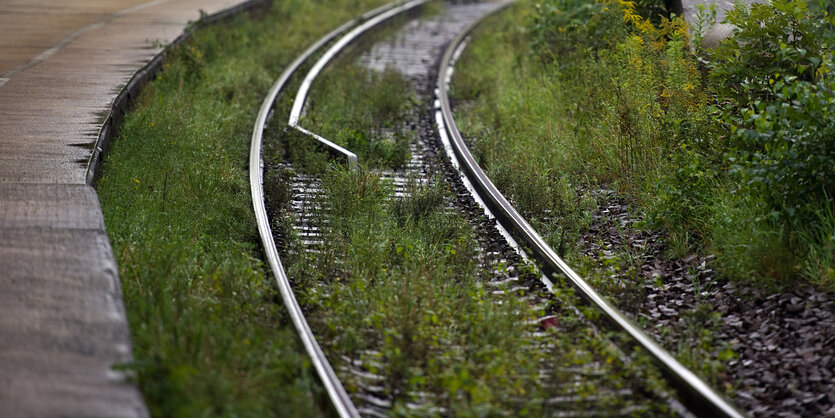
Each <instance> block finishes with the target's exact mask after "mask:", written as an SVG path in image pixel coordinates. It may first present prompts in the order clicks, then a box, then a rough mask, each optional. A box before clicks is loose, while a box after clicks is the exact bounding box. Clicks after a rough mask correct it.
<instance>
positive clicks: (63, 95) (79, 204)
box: [0, 0, 243, 417]
mask: <svg viewBox="0 0 835 418" xmlns="http://www.w3.org/2000/svg"><path fill="white" fill-rule="evenodd" d="M242 1H243V0H155V1H147V0H106V1H105V0H74V1H66V0H0V51H1V52H0V415H2V416H9V417H18V416H20V417H22V416H38V417H44V416H45V417H50V416H63V417H142V416H147V415H148V412H147V409H146V407H145V406H144V403H143V401H142V397H141V394H140V393H139V391H138V390H137V389H136V387H135V386H134V385H133V384H130V383H128V382H127V381H126V377H125V375H124V374H123V373H122V372H118V371H115V370H113V369H112V366H113V365H114V364H118V363H123V362H127V361H130V359H131V346H130V334H129V332H128V326H127V321H126V318H125V311H124V306H123V302H122V294H121V288H120V283H119V278H118V269H117V267H116V264H115V261H114V259H113V254H112V250H111V248H110V242H109V240H108V238H107V235H106V234H105V229H104V222H103V218H102V214H101V209H100V207H99V202H98V197H97V195H96V192H95V190H93V189H92V188H91V187H89V186H87V185H86V184H85V183H86V171H87V163H88V160H89V159H90V156H91V154H92V149H93V144H94V143H95V141H96V139H97V138H98V134H99V130H100V129H101V127H102V121H103V120H104V116H105V115H107V113H108V111H109V110H110V107H111V104H112V103H113V101H114V99H115V97H116V95H117V94H118V93H119V91H120V90H121V89H122V87H123V86H124V85H125V84H126V82H127V81H128V80H129V79H130V78H131V76H132V75H133V74H134V73H135V72H137V71H138V70H140V69H141V68H142V67H143V66H144V65H145V63H147V62H148V61H149V60H150V59H151V58H152V57H153V56H154V55H155V54H157V53H158V52H159V48H158V47H155V46H154V45H155V41H159V42H160V43H163V44H165V43H168V42H171V41H172V40H173V39H175V38H176V37H177V36H179V35H180V34H181V33H182V31H183V28H184V27H185V25H186V24H187V23H188V22H189V21H194V20H197V19H198V18H199V17H200V10H201V9H202V10H204V11H205V12H206V13H209V14H212V13H215V12H218V11H221V10H224V9H227V8H229V7H232V6H234V5H236V4H237V3H241V2H242Z"/></svg>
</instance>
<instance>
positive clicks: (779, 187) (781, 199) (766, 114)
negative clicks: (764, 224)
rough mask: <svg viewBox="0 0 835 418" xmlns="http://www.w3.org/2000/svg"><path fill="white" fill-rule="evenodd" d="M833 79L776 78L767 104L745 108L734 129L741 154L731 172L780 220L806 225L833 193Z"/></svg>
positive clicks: (834, 187) (834, 111)
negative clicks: (809, 215) (820, 203)
mask: <svg viewBox="0 0 835 418" xmlns="http://www.w3.org/2000/svg"><path fill="white" fill-rule="evenodd" d="M833 87H835V80H832V81H829V82H827V81H819V82H817V83H810V82H807V81H802V80H800V79H797V78H795V77H792V76H789V77H785V78H784V77H778V78H776V81H774V82H773V83H772V85H771V86H770V89H769V91H770V92H771V93H770V94H771V95H773V96H774V100H773V101H771V102H764V101H757V102H755V103H754V104H753V105H752V106H751V107H749V108H748V109H746V110H745V112H744V114H743V116H744V118H743V123H744V126H750V128H742V129H739V130H737V132H736V136H737V138H738V139H739V141H740V142H741V148H742V149H741V150H739V151H738V153H737V154H736V156H735V157H734V158H735V165H734V169H735V170H736V171H737V172H739V173H740V174H741V175H742V177H743V179H745V180H747V182H748V184H749V185H751V186H752V187H753V188H754V189H755V190H757V191H759V192H760V193H761V194H762V195H763V196H764V197H765V198H766V200H767V201H768V202H769V203H770V204H771V205H772V207H773V208H774V209H775V210H777V211H778V213H780V215H781V216H786V217H788V219H787V220H789V221H805V220H806V219H805V218H806V216H805V215H804V213H807V214H808V213H811V212H813V211H814V207H813V208H811V210H808V209H807V208H809V206H810V205H811V206H814V205H816V204H817V203H818V202H821V201H826V200H827V199H826V196H832V195H833V193H835V141H833V138H835V95H833V92H832V88H833Z"/></svg>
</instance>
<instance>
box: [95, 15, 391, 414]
mask: <svg viewBox="0 0 835 418" xmlns="http://www.w3.org/2000/svg"><path fill="white" fill-rule="evenodd" d="M326 3H327V4H326ZM382 3H383V2H382V1H351V2H322V1H304V2H300V1H276V2H274V4H273V6H272V10H271V11H269V12H267V13H265V14H263V15H262V16H259V17H258V18H257V19H255V20H249V19H247V18H246V17H240V18H237V19H235V21H234V23H232V24H230V25H229V27H213V28H207V29H203V30H200V31H197V32H195V33H193V40H192V41H190V42H189V43H187V44H185V45H183V46H181V47H179V48H176V49H173V50H171V51H170V58H169V60H168V62H167V63H166V65H165V70H164V71H163V72H162V73H161V74H160V75H159V76H158V78H157V80H155V81H154V82H152V83H151V84H150V85H149V86H148V87H147V88H146V89H145V90H144V91H143V93H142V95H141V96H140V98H139V100H138V106H137V109H136V111H135V112H133V113H131V114H129V115H128V116H127V118H126V121H125V123H124V126H123V127H122V134H121V136H120V137H119V138H117V139H116V140H115V141H114V143H113V147H112V150H111V151H110V153H109V154H108V155H107V156H106V157H105V161H104V166H103V171H102V176H101V180H100V181H99V183H98V185H97V189H98V192H99V197H100V200H101V203H102V209H103V211H104V215H105V221H106V224H107V229H108V233H109V236H110V240H111V242H112V244H113V248H114V253H115V256H116V260H117V263H118V265H119V275H120V277H121V279H122V287H123V291H124V294H125V304H126V309H127V315H128V320H129V322H130V325H131V327H130V328H131V333H132V343H133V352H134V353H133V354H134V358H135V361H134V362H133V363H132V364H130V365H127V367H128V368H130V369H133V370H135V371H136V373H137V376H138V381H139V386H140V388H141V390H142V392H143V394H144V397H145V399H146V401H147V403H148V406H149V408H150V409H151V413H152V414H153V415H154V416H259V417H260V416H310V415H321V414H326V413H327V411H328V408H327V407H326V406H325V407H323V406H322V405H325V403H322V402H323V400H322V399H323V397H322V393H321V389H319V386H318V385H317V384H316V383H315V382H314V378H313V375H312V373H311V372H310V365H309V361H308V359H307V357H306V355H305V354H304V352H303V350H301V348H300V346H299V345H298V343H297V342H296V337H295V332H294V330H293V329H292V327H291V326H290V325H289V322H288V320H287V318H286V317H285V315H284V313H283V308H282V307H281V306H280V305H278V304H276V302H275V297H276V294H275V290H274V285H273V282H272V280H271V279H270V278H269V276H268V275H267V274H266V271H265V269H264V267H263V266H262V264H261V262H260V261H259V258H260V255H259V250H258V245H259V244H258V237H257V232H256V231H257V230H256V227H255V223H254V217H253V215H252V209H251V204H250V198H249V192H248V191H249V185H248V181H247V179H248V176H247V166H246V165H247V163H246V161H247V155H248V144H249V135H250V132H251V129H252V121H253V119H254V115H255V111H256V110H257V108H258V104H259V103H260V100H261V99H262V97H263V95H264V94H265V93H266V91H267V89H268V87H269V85H270V83H271V82H272V80H273V78H274V77H275V75H276V74H278V73H279V72H280V70H281V68H282V67H283V65H285V64H286V63H288V62H289V61H290V60H291V59H292V58H293V56H294V55H295V54H296V53H298V52H299V50H300V49H302V48H303V47H304V46H305V45H307V44H309V43H311V42H313V40H315V38H316V37H317V36H320V35H321V34H322V33H323V32H324V31H326V30H327V29H328V28H330V27H335V26H337V25H339V24H341V23H342V22H344V21H346V20H348V19H350V18H353V17H354V15H356V14H357V13H358V10H366V9H370V8H372V7H373V6H376V5H379V4H382ZM325 7H327V10H328V13H322V12H321V10H322V9H323V8H325ZM324 402H326V401H324ZM323 408H324V409H323Z"/></svg>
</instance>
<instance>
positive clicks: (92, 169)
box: [86, 0, 272, 186]
mask: <svg viewBox="0 0 835 418" xmlns="http://www.w3.org/2000/svg"><path fill="white" fill-rule="evenodd" d="M270 4H272V0H247V1H245V2H243V3H241V4H239V5H237V6H234V7H231V8H228V9H226V10H222V11H219V12H217V13H213V14H211V15H207V16H204V17H202V18H201V19H200V20H198V21H197V22H194V23H193V24H191V25H189V26H188V27H186V29H185V30H184V31H183V33H182V34H181V35H180V36H178V37H177V38H176V39H174V41H172V42H171V43H170V44H169V45H168V46H166V47H165V49H163V50H162V51H160V53H158V54H157V55H155V56H154V57H153V58H152V59H151V60H150V61H149V62H148V63H147V64H145V66H143V67H142V68H141V69H139V71H137V72H136V73H135V74H134V75H133V77H131V79H130V80H129V81H128V82H127V84H125V86H124V87H123V88H122V90H121V91H120V92H119V94H118V95H116V98H115V99H114V100H113V104H112V105H111V106H110V111H109V112H108V114H107V116H106V117H105V120H104V122H103V123H102V126H101V128H100V129H99V135H98V138H97V139H96V143H95V146H94V147H93V153H92V154H91V155H90V159H89V161H88V162H87V174H86V183H87V185H88V186H95V183H96V180H98V177H99V175H100V174H101V160H102V157H103V156H104V154H106V153H107V151H108V150H109V149H110V143H111V141H112V140H113V138H114V137H115V136H117V135H118V134H119V130H120V128H121V125H122V122H123V121H124V118H125V114H127V112H129V111H130V109H131V106H132V105H133V103H134V101H135V100H136V98H137V97H138V96H139V93H140V92H141V91H142V89H143V88H144V87H145V86H146V85H148V83H149V82H150V81H151V80H153V79H154V77H156V75H157V74H158V73H159V72H160V70H161V69H162V65H163V64H164V63H165V59H166V57H167V56H168V52H169V51H170V50H171V49H172V48H176V47H178V46H180V45H182V44H184V43H185V42H187V41H188V40H189V39H190V38H191V31H193V30H199V29H201V28H204V27H207V26H209V25H214V24H220V23H223V22H226V21H228V20H230V19H232V18H234V17H235V16H237V15H239V14H240V13H243V12H248V11H252V10H255V9H257V8H259V7H267V6H269V5H270Z"/></svg>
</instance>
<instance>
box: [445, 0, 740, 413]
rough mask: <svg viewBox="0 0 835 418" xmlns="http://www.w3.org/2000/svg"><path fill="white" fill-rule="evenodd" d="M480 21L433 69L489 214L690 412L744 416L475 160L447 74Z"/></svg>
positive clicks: (462, 157) (459, 152) (450, 126)
mask: <svg viewBox="0 0 835 418" xmlns="http://www.w3.org/2000/svg"><path fill="white" fill-rule="evenodd" d="M497 11H498V10H497ZM485 17H486V16H485ZM483 19H484V17H483V18H482V19H481V20H479V21H476V22H474V23H472V24H471V25H470V26H468V27H467V28H466V29H465V30H463V31H462V32H461V33H459V34H458V36H457V37H456V38H455V39H454V40H453V41H452V42H451V43H450V44H449V46H448V47H447V49H446V51H445V52H444V55H443V57H442V58H441V62H440V68H439V71H438V84H437V92H438V98H439V101H440V107H441V113H442V118H443V122H444V124H443V125H444V126H445V129H446V130H447V133H448V136H449V137H450V138H451V139H452V148H453V151H454V153H455V154H456V156H457V158H458V160H459V163H460V165H461V168H462V169H463V171H464V173H465V174H466V176H467V177H468V178H469V179H470V182H471V183H472V184H473V186H474V187H475V188H476V189H478V191H479V194H481V198H482V200H483V201H484V202H485V203H486V204H487V205H488V207H489V208H490V209H491V210H492V211H493V212H494V214H495V215H496V216H497V218H498V219H499V221H500V222H501V223H502V224H503V225H504V227H505V228H506V229H508V230H509V231H511V233H512V234H513V235H515V236H516V237H517V238H518V239H519V240H521V241H522V242H523V243H525V244H526V245H527V246H528V247H529V248H530V250H531V251H532V253H533V254H534V256H535V258H536V259H537V260H538V261H540V262H541V263H542V264H543V266H544V267H545V270H546V271H547V272H548V273H549V274H554V275H560V276H563V277H565V278H567V279H568V281H569V282H570V283H571V284H572V285H573V286H574V288H576V289H577V290H578V291H579V292H580V295H581V296H582V297H583V298H584V299H585V300H586V301H588V302H589V303H591V304H592V305H593V306H594V307H596V308H597V309H598V310H599V311H600V312H601V313H603V315H604V316H605V318H606V319H607V320H608V321H609V322H611V323H612V324H614V325H615V326H616V328H617V329H619V330H622V331H623V332H625V333H627V334H628V335H629V336H630V337H631V338H632V340H633V341H634V342H635V343H636V344H637V345H638V346H640V347H641V348H643V349H644V350H646V352H647V353H649V355H650V356H651V357H652V359H653V360H654V362H655V363H656V364H657V365H658V366H659V367H660V369H661V371H662V372H663V373H664V375H665V376H666V377H667V379H668V380H669V381H670V383H671V384H672V385H673V387H674V388H675V389H676V391H677V392H678V394H679V395H680V396H681V397H682V400H683V402H684V404H685V405H686V406H687V408H689V409H690V411H691V412H693V413H696V414H699V415H702V416H710V417H734V418H736V417H743V416H744V415H743V414H742V413H740V412H739V411H737V410H736V409H735V408H734V407H733V406H732V405H731V404H730V403H728V402H727V401H726V400H725V399H724V398H723V397H722V396H721V395H719V394H718V393H716V392H715V391H714V390H713V389H712V388H711V387H710V386H709V385H708V384H707V383H705V382H704V381H703V380H702V379H700V378H699V377H698V376H696V375H695V374H694V373H693V372H692V371H690V370H689V369H687V368H686V367H684V366H683V365H682V364H681V363H679V362H678V361H677V360H676V359H675V358H674V357H673V356H672V355H671V354H670V353H668V352H667V351H666V350H664V349H663V348H662V347H661V346H660V345H658V344H657V343H656V342H655V341H653V340H652V339H651V338H650V337H649V336H647V335H646V334H645V333H644V332H643V331H641V329H640V328H639V327H638V326H637V325H635V324H634V323H633V322H632V321H630V320H629V319H628V318H627V317H626V316H625V315H624V314H623V313H621V312H620V311H619V310H618V309H617V308H615V306H614V305H612V304H611V303H609V302H608V301H607V300H606V299H605V298H603V296H601V295H600V294H599V293H597V291H595V290H594V288H593V287H592V286H591V285H589V283H588V282H586V281H585V280H583V278H581V277H580V276H579V275H578V274H577V273H576V272H574V270H572V269H571V267H569V266H568V264H566V263H565V262H564V261H563V260H562V259H561V258H560V257H559V256H558V255H557V254H556V253H555V252H554V250H553V249H551V247H550V246H549V245H548V244H547V243H546V242H545V240H543V239H542V237H541V236H540V235H539V233H537V232H536V230H534V229H533V228H532V227H531V226H530V224H528V222H527V221H526V220H525V219H524V218H523V217H522V216H521V215H520V214H519V213H518V212H517V211H516V209H514V208H513V206H512V205H511V204H510V203H509V202H508V201H507V199H506V198H505V197H504V195H503V194H502V193H501V192H500V191H499V190H498V189H497V188H496V186H495V185H494V184H493V182H492V181H490V179H489V178H488V177H487V175H486V174H485V173H484V171H483V170H482V169H481V167H480V166H479V165H478V163H477V162H476V160H475V158H474V157H473V155H472V153H471V152H470V150H469V148H468V147H467V145H466V143H465V142H464V139H463V137H462V136H461V132H460V131H459V130H458V127H457V125H456V124H455V119H454V117H453V114H452V110H451V106H450V101H449V94H448V88H449V83H450V77H451V73H452V65H453V58H454V56H455V55H456V51H458V50H459V45H461V44H462V43H463V42H464V40H465V39H466V37H467V36H468V35H469V33H470V32H472V30H473V29H475V27H476V26H477V25H478V24H479V23H480V22H481V21H483ZM439 128H440V126H439Z"/></svg>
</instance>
